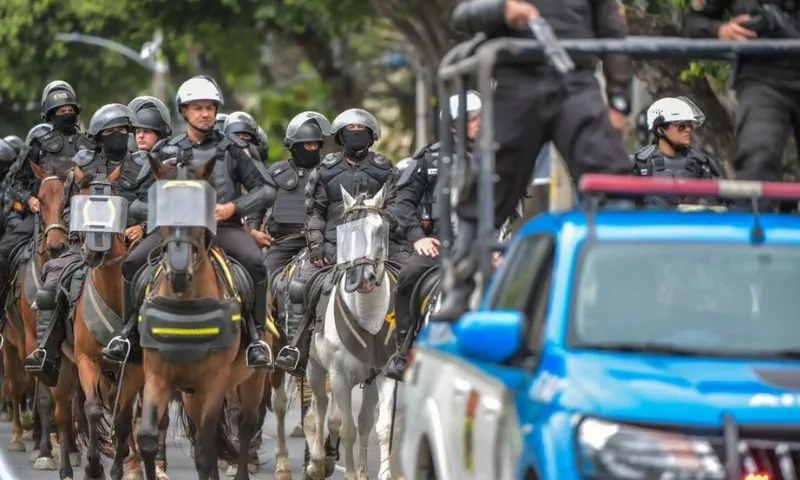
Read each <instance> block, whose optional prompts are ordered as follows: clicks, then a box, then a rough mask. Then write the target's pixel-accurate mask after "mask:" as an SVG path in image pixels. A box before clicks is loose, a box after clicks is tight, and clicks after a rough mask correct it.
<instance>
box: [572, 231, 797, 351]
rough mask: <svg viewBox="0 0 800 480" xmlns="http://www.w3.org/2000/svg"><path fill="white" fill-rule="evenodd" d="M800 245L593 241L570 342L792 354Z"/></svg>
mask: <svg viewBox="0 0 800 480" xmlns="http://www.w3.org/2000/svg"><path fill="white" fill-rule="evenodd" d="M798 277H800V249H798V248H797V247H789V246H753V245H734V244H711V243H703V244H696V243H677V244H676V243H669V244H654V243H638V244H632V243H594V244H591V245H587V246H586V247H585V251H584V252H583V255H582V260H581V263H580V265H579V268H578V270H577V272H576V280H575V283H574V291H573V296H572V298H573V301H572V321H571V325H570V330H569V339H568V340H569V342H568V343H569V344H570V346H573V347H576V348H596V349H604V350H620V351H642V352H653V353H659V352H661V353H683V354H689V355H691V354H697V355H706V354H708V355H716V356H731V357H739V356H742V357H762V356H763V357H776V356H786V355H787V352H797V354H796V355H795V356H800V329H798V328H797V312H800V294H798V290H797V278H798Z"/></svg>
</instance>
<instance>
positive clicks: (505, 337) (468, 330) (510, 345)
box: [453, 310, 524, 363]
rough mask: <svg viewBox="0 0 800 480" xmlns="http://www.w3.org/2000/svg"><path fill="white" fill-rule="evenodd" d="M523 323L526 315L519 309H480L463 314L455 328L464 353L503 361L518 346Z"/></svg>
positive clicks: (499, 361) (458, 342)
mask: <svg viewBox="0 0 800 480" xmlns="http://www.w3.org/2000/svg"><path fill="white" fill-rule="evenodd" d="M523 324H524V317H523V314H522V313H520V312H518V311H516V310H495V311H477V312H469V313H467V314H464V315H463V316H462V317H461V319H460V320H459V321H458V323H456V324H455V325H454V328H453V329H454V331H455V336H456V341H457V344H458V348H459V350H460V351H461V352H462V353H463V354H464V355H466V356H468V357H472V358H475V359H478V360H483V361H485V362H490V363H501V362H504V361H506V360H508V359H509V358H511V356H512V355H514V354H515V353H516V352H517V350H518V349H519V346H520V342H521V340H522V327H523Z"/></svg>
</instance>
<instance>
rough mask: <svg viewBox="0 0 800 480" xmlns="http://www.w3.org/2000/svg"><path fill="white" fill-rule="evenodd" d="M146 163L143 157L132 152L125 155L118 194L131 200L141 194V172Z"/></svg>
mask: <svg viewBox="0 0 800 480" xmlns="http://www.w3.org/2000/svg"><path fill="white" fill-rule="evenodd" d="M144 165H145V159H144V158H143V157H140V156H137V157H135V158H134V157H133V156H132V155H131V154H130V153H127V154H126V155H125V158H123V159H122V170H121V172H120V177H119V186H118V187H117V195H119V196H120V197H125V198H126V199H127V200H128V201H129V202H132V201H134V200H136V198H137V197H138V194H139V183H140V182H139V172H141V170H142V167H144Z"/></svg>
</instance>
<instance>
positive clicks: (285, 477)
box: [275, 470, 292, 480]
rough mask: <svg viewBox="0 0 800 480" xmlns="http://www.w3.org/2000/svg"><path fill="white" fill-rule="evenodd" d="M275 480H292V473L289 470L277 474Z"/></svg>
mask: <svg viewBox="0 0 800 480" xmlns="http://www.w3.org/2000/svg"><path fill="white" fill-rule="evenodd" d="M275 480H292V472H291V471H288V470H282V471H279V472H275Z"/></svg>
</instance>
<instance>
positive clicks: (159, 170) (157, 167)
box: [147, 155, 169, 180]
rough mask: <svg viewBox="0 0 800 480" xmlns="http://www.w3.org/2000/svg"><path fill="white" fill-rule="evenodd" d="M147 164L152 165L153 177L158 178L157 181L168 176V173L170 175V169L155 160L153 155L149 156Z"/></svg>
mask: <svg viewBox="0 0 800 480" xmlns="http://www.w3.org/2000/svg"><path fill="white" fill-rule="evenodd" d="M147 163H149V164H150V170H151V171H152V172H153V176H154V177H155V178H156V180H161V179H162V178H164V177H166V176H167V173H169V167H168V166H166V165H164V164H163V163H161V161H160V160H158V159H157V158H155V157H154V156H153V155H148V156H147Z"/></svg>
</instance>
